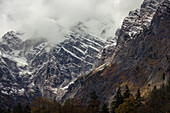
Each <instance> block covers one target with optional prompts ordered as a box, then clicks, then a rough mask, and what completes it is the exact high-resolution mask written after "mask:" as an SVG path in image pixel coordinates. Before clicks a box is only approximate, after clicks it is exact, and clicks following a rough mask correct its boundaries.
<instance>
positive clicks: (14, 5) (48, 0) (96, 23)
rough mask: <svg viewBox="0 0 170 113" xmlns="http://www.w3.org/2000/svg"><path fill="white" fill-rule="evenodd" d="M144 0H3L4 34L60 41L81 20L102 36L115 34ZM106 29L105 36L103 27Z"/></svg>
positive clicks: (0, 9)
mask: <svg viewBox="0 0 170 113" xmlns="http://www.w3.org/2000/svg"><path fill="white" fill-rule="evenodd" d="M142 2H143V0H128V1H127V0H0V26H1V28H0V37H2V36H3V35H4V34H5V33H6V32H8V31H11V30H14V31H16V32H23V33H24V34H25V35H24V38H46V39H49V40H53V41H55V42H60V41H62V40H63V39H64V36H65V35H66V34H68V33H69V32H70V31H72V29H73V28H74V27H75V26H76V25H77V24H78V23H79V22H82V23H83V24H84V25H85V26H86V32H88V33H90V34H92V35H95V36H98V37H100V38H104V39H106V38H108V37H112V36H114V34H115V31H116V30H117V28H118V27H120V26H121V23H122V21H123V19H124V17H126V16H127V15H128V12H129V11H131V10H134V9H136V8H139V7H140V5H141V4H142ZM104 29H105V30H106V31H107V32H106V34H105V35H104V36H102V35H101V32H102V30H104Z"/></svg>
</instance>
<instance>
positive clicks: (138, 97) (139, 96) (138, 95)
mask: <svg viewBox="0 0 170 113" xmlns="http://www.w3.org/2000/svg"><path fill="white" fill-rule="evenodd" d="M136 100H138V101H141V95H140V89H138V91H137V94H136Z"/></svg>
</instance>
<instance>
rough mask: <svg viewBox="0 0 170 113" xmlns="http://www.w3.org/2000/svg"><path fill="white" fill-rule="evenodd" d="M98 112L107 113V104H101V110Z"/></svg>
mask: <svg viewBox="0 0 170 113" xmlns="http://www.w3.org/2000/svg"><path fill="white" fill-rule="evenodd" d="M100 113H109V109H108V106H107V104H105V103H104V104H103V107H102V110H101V112H100Z"/></svg>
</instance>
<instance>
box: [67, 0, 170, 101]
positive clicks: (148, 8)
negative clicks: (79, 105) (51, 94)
mask: <svg viewBox="0 0 170 113" xmlns="http://www.w3.org/2000/svg"><path fill="white" fill-rule="evenodd" d="M149 14H151V15H150V16H148V15H149ZM129 15H130V17H127V18H125V20H124V22H123V25H122V29H121V30H120V34H119V36H118V43H117V46H116V48H115V50H114V52H113V53H112V54H113V55H112V57H111V61H112V62H110V63H108V64H107V65H102V66H100V67H99V68H96V69H95V70H94V71H92V72H91V73H89V74H88V75H86V76H84V77H82V78H80V79H79V81H77V82H75V83H77V84H75V85H72V87H71V86H70V87H69V90H70V92H68V93H67V94H66V95H65V96H64V98H70V97H76V98H79V99H81V100H82V101H83V102H84V103H87V102H88V100H89V94H90V92H92V91H93V90H95V91H96V92H97V94H98V95H99V98H100V100H101V102H110V101H112V97H113V95H114V94H115V91H116V89H117V88H118V86H121V87H122V90H123V89H124V88H125V87H124V86H125V85H128V86H129V87H130V90H131V92H132V93H134V92H136V90H137V89H138V88H140V89H141V92H142V95H144V96H146V95H147V93H148V92H149V91H151V90H152V89H153V87H154V86H157V87H160V85H162V84H163V83H166V82H167V79H168V78H169V76H170V48H169V45H170V32H169V31H170V20H169V18H170V1H169V0H162V1H161V0H158V1H156V0H145V1H144V3H143V4H142V6H141V9H140V12H138V11H137V10H136V11H134V12H130V14H129ZM139 17H140V18H139ZM146 17H147V18H148V20H147V19H146V23H145V21H144V20H145V18H146ZM133 18H135V19H134V20H133ZM131 19H132V20H133V22H132V21H131ZM135 21H136V22H135ZM140 21H141V22H140ZM143 21H144V22H143ZM129 22H130V23H129ZM134 22H135V23H134ZM138 22H139V23H138ZM126 23H129V24H126ZM132 23H133V24H132ZM143 26H144V27H143ZM133 28H134V29H133ZM128 30H129V31H128ZM132 32H134V33H132ZM104 63H105V62H104ZM75 92H76V93H75Z"/></svg>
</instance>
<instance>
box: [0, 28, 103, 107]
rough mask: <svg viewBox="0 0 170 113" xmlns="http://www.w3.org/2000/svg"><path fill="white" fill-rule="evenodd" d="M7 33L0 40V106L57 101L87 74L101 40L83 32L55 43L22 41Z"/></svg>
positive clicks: (18, 37) (101, 43)
mask: <svg viewBox="0 0 170 113" xmlns="http://www.w3.org/2000/svg"><path fill="white" fill-rule="evenodd" d="M23 35H24V34H21V33H16V32H14V31H10V32H8V33H6V34H5V35H4V36H3V37H2V38H1V40H0V98H1V99H0V105H1V106H2V107H4V106H3V105H5V107H6V106H13V105H16V103H17V102H21V103H23V104H24V103H29V102H30V101H31V100H32V98H34V97H38V96H44V97H50V98H53V99H57V100H60V98H61V97H62V96H63V95H64V94H65V92H66V91H67V88H68V87H69V85H71V84H72V83H73V82H74V81H75V80H76V79H77V78H78V77H79V76H81V75H82V74H87V73H89V72H90V71H91V70H92V69H93V68H94V64H95V62H97V60H98V59H99V53H100V51H101V50H102V48H103V47H104V46H105V41H103V40H100V39H98V38H97V37H94V36H92V35H90V34H87V33H85V32H83V31H81V32H71V33H70V34H68V35H67V36H66V39H65V40H64V41H63V42H61V43H59V44H51V43H49V42H48V41H47V40H46V39H28V40H23V39H22V37H23Z"/></svg>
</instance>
